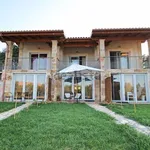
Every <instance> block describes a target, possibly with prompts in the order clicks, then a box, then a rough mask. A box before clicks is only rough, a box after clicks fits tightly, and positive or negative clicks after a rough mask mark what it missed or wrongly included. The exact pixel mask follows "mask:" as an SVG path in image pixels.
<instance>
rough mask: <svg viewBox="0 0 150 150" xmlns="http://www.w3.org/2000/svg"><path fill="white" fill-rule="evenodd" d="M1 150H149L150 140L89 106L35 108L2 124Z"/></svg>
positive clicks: (63, 104) (43, 106)
mask: <svg viewBox="0 0 150 150" xmlns="http://www.w3.org/2000/svg"><path fill="white" fill-rule="evenodd" d="M0 133H1V134H0V150H6V149H8V150H9V149H11V150H24V149H25V150H49V149H50V150H149V149H150V137H148V136H145V135H143V134H140V133H137V132H136V131H135V130H133V129H132V128H130V127H128V126H127V125H117V124H116V123H115V122H114V120H113V119H112V118H111V117H109V116H107V115H106V114H103V113H101V112H97V111H95V110H94V109H92V108H89V107H88V106H87V105H85V104H65V103H59V104H56V103H52V104H41V105H39V107H37V106H36V105H35V106H31V107H30V108H29V110H28V111H27V110H24V111H22V112H20V113H19V114H18V115H17V116H16V119H15V120H14V119H13V117H10V118H8V119H6V120H3V121H1V122H0Z"/></svg>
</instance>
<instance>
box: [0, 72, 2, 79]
mask: <svg viewBox="0 0 150 150" xmlns="http://www.w3.org/2000/svg"><path fill="white" fill-rule="evenodd" d="M0 80H2V73H1V72H0Z"/></svg>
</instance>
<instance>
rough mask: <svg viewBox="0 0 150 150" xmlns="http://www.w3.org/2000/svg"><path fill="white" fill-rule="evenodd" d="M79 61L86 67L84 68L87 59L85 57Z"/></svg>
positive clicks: (81, 57)
mask: <svg viewBox="0 0 150 150" xmlns="http://www.w3.org/2000/svg"><path fill="white" fill-rule="evenodd" d="M79 60H80V62H79V64H80V65H84V66H85V65H86V57H85V56H80V57H79Z"/></svg>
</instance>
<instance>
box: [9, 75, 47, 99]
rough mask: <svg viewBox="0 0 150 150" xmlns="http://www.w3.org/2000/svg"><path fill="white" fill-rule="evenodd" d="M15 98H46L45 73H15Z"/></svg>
mask: <svg viewBox="0 0 150 150" xmlns="http://www.w3.org/2000/svg"><path fill="white" fill-rule="evenodd" d="M13 85H14V88H13V92H12V93H13V95H14V99H19V100H33V99H37V100H43V99H45V74H14V80H13Z"/></svg>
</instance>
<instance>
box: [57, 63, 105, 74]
mask: <svg viewBox="0 0 150 150" xmlns="http://www.w3.org/2000/svg"><path fill="white" fill-rule="evenodd" d="M101 71H103V70H102V69H97V68H93V67H88V66H83V65H78V64H72V65H70V66H69V67H67V68H64V69H63V70H61V71H59V72H58V74H72V73H75V72H76V73H77V72H79V73H85V74H86V73H92V74H95V73H98V72H101Z"/></svg>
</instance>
